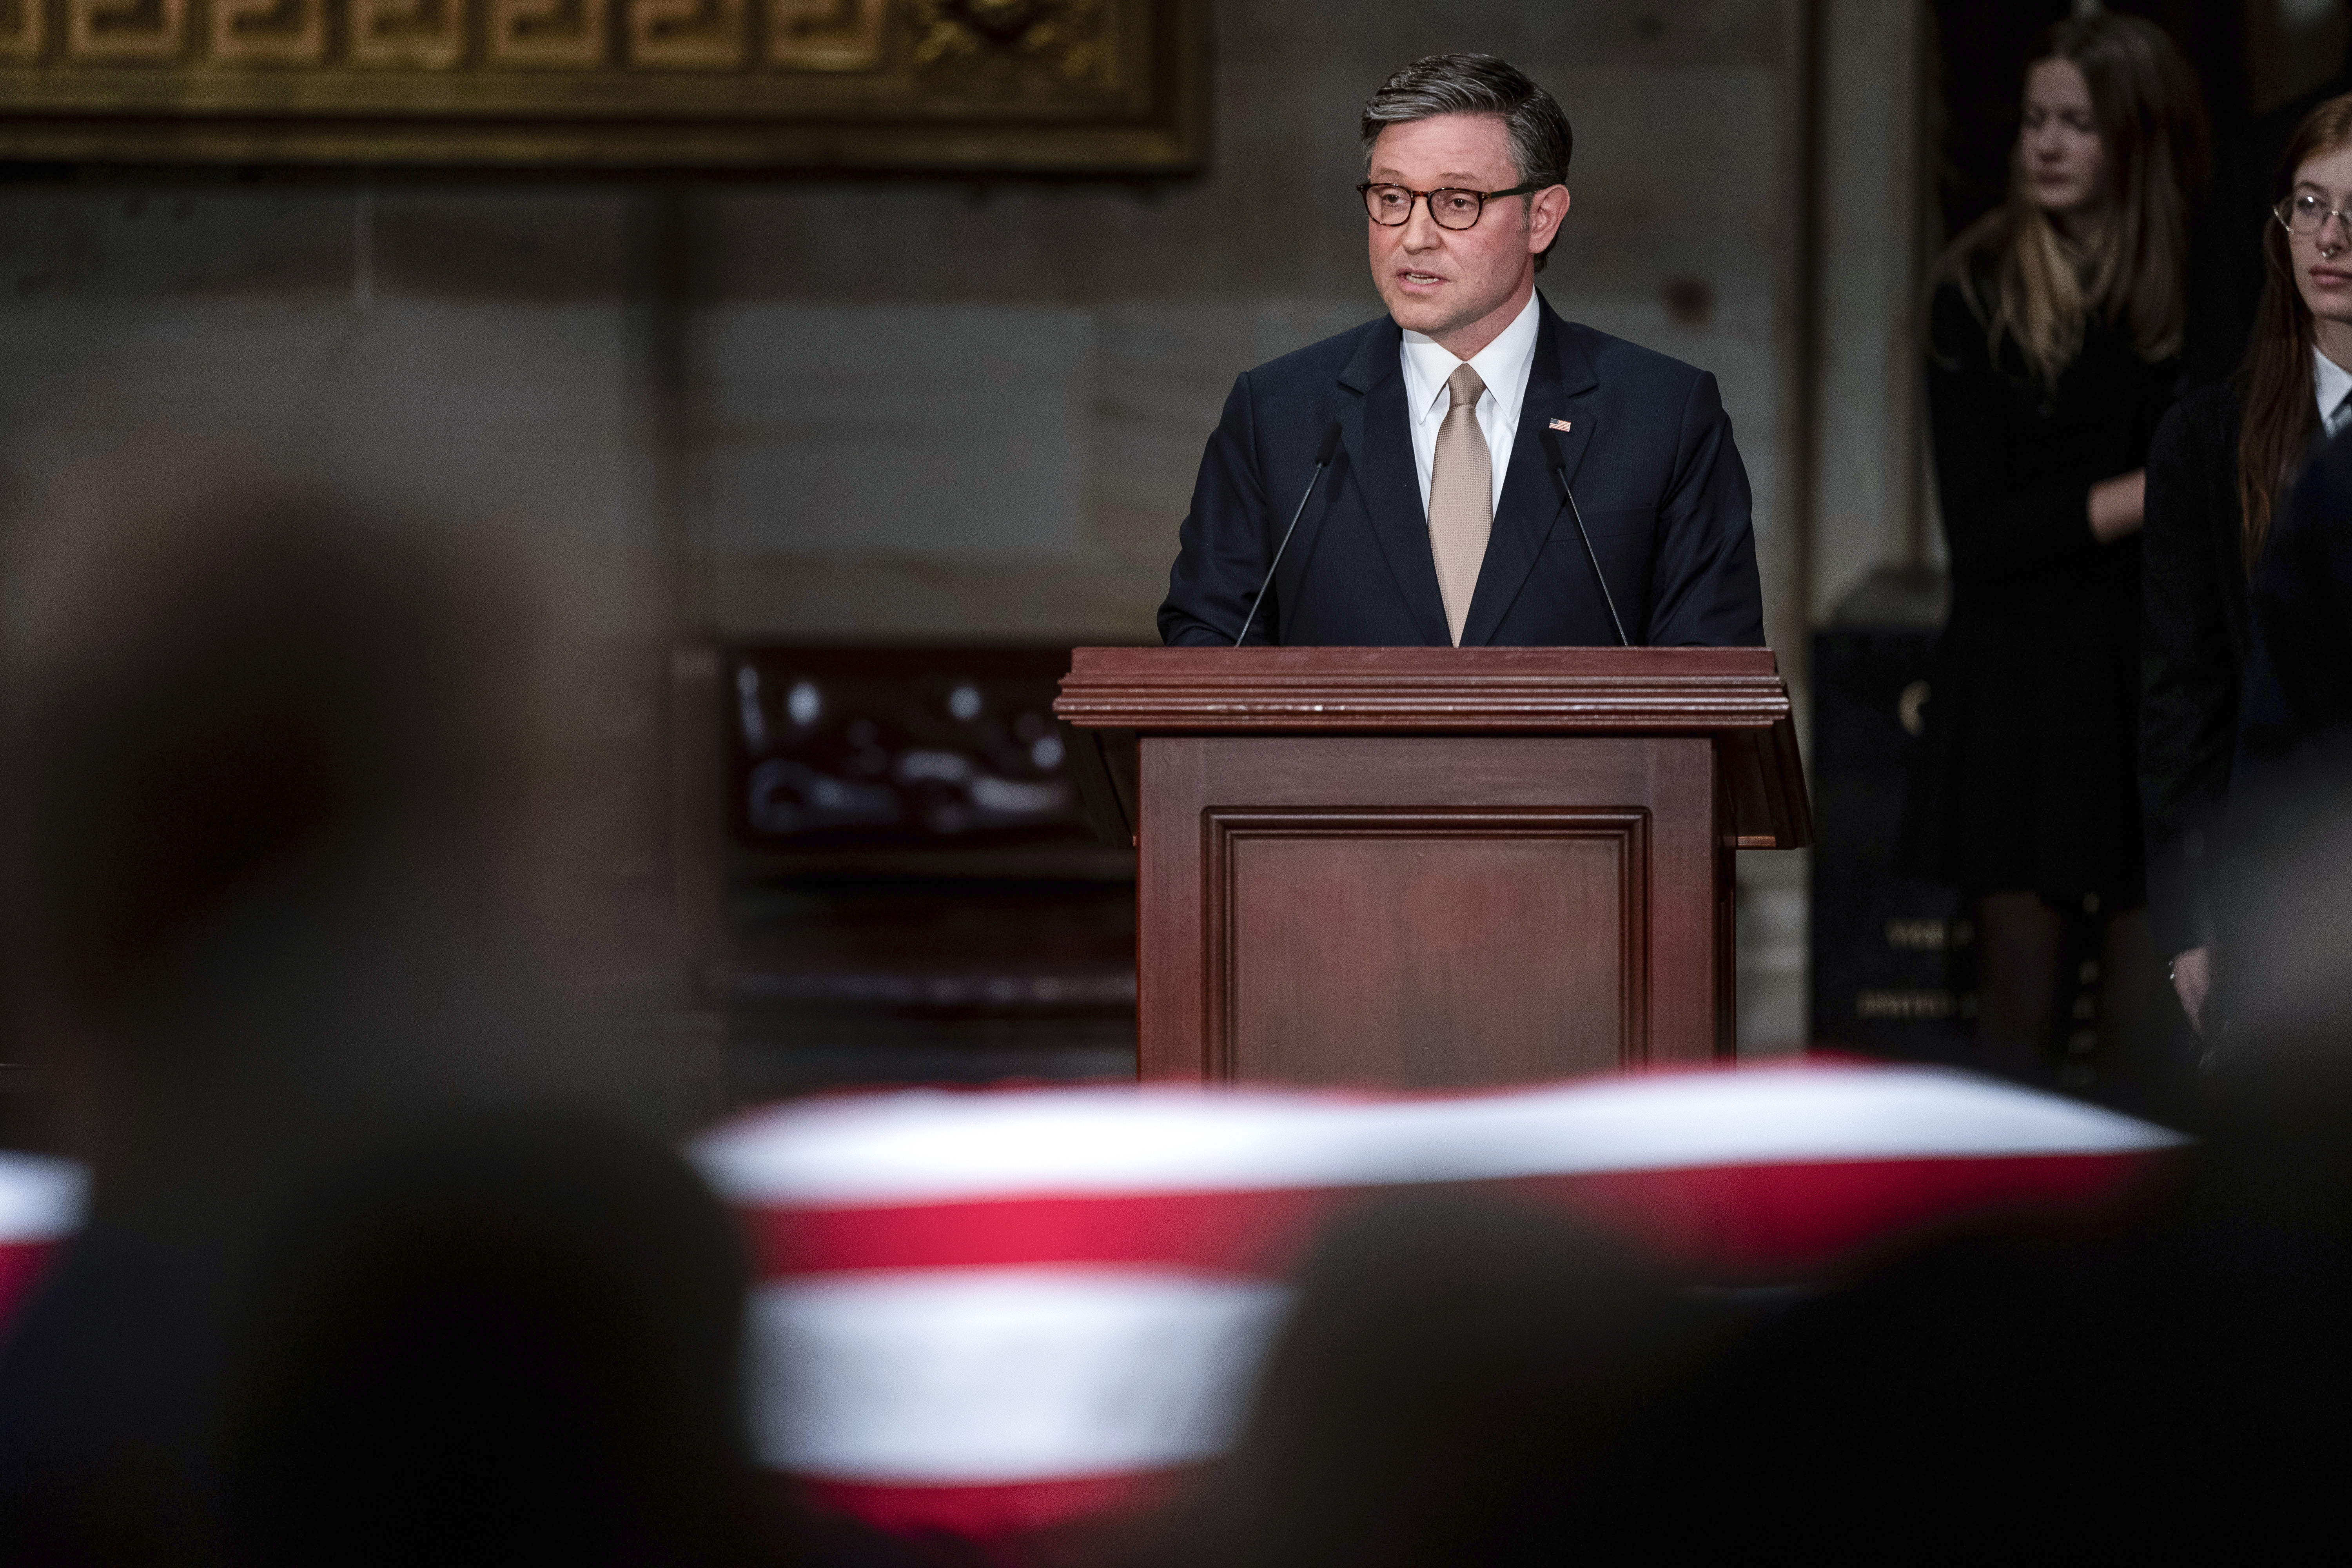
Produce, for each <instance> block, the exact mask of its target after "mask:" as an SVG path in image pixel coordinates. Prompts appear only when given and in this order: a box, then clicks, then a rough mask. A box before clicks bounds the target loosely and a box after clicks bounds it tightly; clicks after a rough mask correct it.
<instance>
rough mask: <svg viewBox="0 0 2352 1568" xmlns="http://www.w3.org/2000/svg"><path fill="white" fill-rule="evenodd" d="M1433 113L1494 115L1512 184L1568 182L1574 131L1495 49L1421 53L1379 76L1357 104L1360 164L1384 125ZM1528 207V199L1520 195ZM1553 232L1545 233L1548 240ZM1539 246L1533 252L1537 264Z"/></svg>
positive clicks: (1367, 161)
mask: <svg viewBox="0 0 2352 1568" xmlns="http://www.w3.org/2000/svg"><path fill="white" fill-rule="evenodd" d="M1441 114H1491V115H1494V116H1496V118H1497V119H1499V120H1501V121H1502V122H1503V129H1504V131H1505V132H1506V133H1507V135H1508V136H1509V138H1510V142H1511V162H1512V163H1513V164H1514V165H1515V166H1516V167H1517V170H1518V178H1517V180H1516V181H1514V182H1513V184H1521V185H1527V184H1537V185H1564V184H1568V158H1569V153H1570V152H1571V151H1572V150H1573V149H1574V147H1575V144H1576V136H1575V133H1574V132H1571V131H1570V129H1569V126H1568V115H1567V114H1566V113H1565V112H1563V111H1562V110H1561V109H1560V107H1559V100H1558V99H1556V98H1554V97H1552V95H1551V94H1550V93H1549V92H1546V91H1545V90H1544V89H1542V88H1540V87H1538V86H1537V85H1536V84H1535V83H1534V82H1532V81H1530V80H1528V78H1527V75H1526V73H1525V72H1523V71H1521V70H1520V69H1519V68H1517V66H1514V65H1512V64H1511V63H1510V62H1509V61H1508V60H1506V59H1503V58H1500V57H1499V56H1496V55H1424V56H1423V57H1422V58H1419V59H1417V60H1415V61H1413V62H1412V64H1411V65H1409V66H1407V67H1405V68H1403V69H1402V70H1401V71H1399V72H1397V73H1396V74H1395V75H1394V76H1392V77H1391V78H1389V79H1388V80H1386V81H1384V82H1382V83H1381V87H1380V90H1379V91H1378V92H1375V93H1373V94H1372V96H1371V98H1370V100H1369V101H1368V102H1366V103H1365V105H1364V119H1363V125H1362V135H1363V140H1364V166H1365V167H1366V168H1368V169H1369V168H1370V166H1371V162H1372V143H1373V142H1377V141H1379V140H1380V135H1381V132H1383V131H1385V130H1387V129H1388V128H1389V127H1390V126H1391V125H1403V124H1407V123H1410V122H1411V121H1415V120H1433V119H1434V118H1436V117H1437V116H1438V115H1441ZM1534 201H1535V198H1534V196H1533V195H1529V196H1528V205H1529V206H1530V207H1532V206H1533V205H1534ZM1552 244H1553V245H1557V244H1559V235H1558V234H1554V235H1553V236H1552ZM1550 251H1551V246H1549V245H1548V246H1546V247H1544V251H1543V254H1542V255H1538V257H1537V258H1536V267H1537V268H1538V270H1540V269H1541V268H1542V267H1543V264H1544V256H1547V255H1549V254H1550Z"/></svg>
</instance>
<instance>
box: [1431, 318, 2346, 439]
mask: <svg viewBox="0 0 2352 1568" xmlns="http://www.w3.org/2000/svg"><path fill="white" fill-rule="evenodd" d="M1541 321H1542V319H1541V317H1540V316H1539V315H1538V313H1537V310H1536V291H1535V290H1534V289H1529V290H1528V302H1527V303H1526V304H1525V305H1522V306H1521V307H1520V308H1519V313H1518V314H1517V315H1516V316H1514V317H1512V318H1511V324H1510V325H1509V326H1507V327H1505V328H1504V329H1503V330H1502V331H1499V332H1496V334H1495V341H1494V342H1491V343H1488V344H1487V345H1486V347H1485V348H1483V349H1480V350H1479V351H1478V352H1477V353H1475V354H1472V355H1471V356H1470V359H1469V362H1468V363H1469V365H1470V368H1471V369H1472V370H1475V371H1476V372H1477V373H1478V379H1479V380H1480V381H1482V382H1484V383H1486V389H1487V391H1488V392H1490V393H1491V392H1493V391H1494V389H1495V388H1496V387H1503V388H1510V387H1514V386H1516V387H1522V388H1524V387H1525V386H1526V385H1527V381H1528V366H1529V365H1530V364H1532V363H1534V362H1535V357H1536V334H1537V331H1538V327H1539V326H1540V325H1541ZM1461 363H1464V362H1463V361H1461V360H1458V359H1455V358H1454V353H1453V351H1451V350H1450V349H1446V348H1444V347H1442V346H1440V345H1439V343H1438V342H1437V340H1436V339H1434V338H1432V337H1429V336H1427V335H1425V334H1423V333H1421V332H1415V331H1407V332H1406V333H1405V334H1404V380H1405V386H1404V390H1405V402H1406V406H1407V407H1408V408H1409V409H1410V410H1411V411H1412V418H1413V423H1415V424H1416V425H1418V424H1421V423H1422V422H1423V421H1425V420H1427V419H1429V418H1431V417H1432V416H1435V417H1437V418H1441V419H1442V418H1444V416H1445V410H1446V407H1447V403H1446V398H1445V382H1446V378H1447V377H1449V376H1451V375H1452V374H1454V366H1456V365H1458V364H1461ZM2347 385H2352V376H2347ZM1513 412H1514V413H1517V410H1516V409H1514V410H1513Z"/></svg>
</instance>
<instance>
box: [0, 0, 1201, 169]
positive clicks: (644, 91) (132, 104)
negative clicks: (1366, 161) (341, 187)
mask: <svg viewBox="0 0 2352 1568" xmlns="http://www.w3.org/2000/svg"><path fill="white" fill-rule="evenodd" d="M1205 5H1206V0H0V158H39V159H55V160H68V161H103V160H107V159H111V158H126V159H135V160H139V161H142V162H148V161H156V160H163V161H173V160H187V161H212V162H219V161H228V162H260V163H276V162H289V163H315V162H329V163H331V162H342V161H360V162H368V163H403V162H416V163H450V162H457V163H465V162H478V163H557V164H598V163H606V164H611V163H630V164H669V165H704V166H710V165H729V164H733V165H739V166H743V165H748V166H754V167H758V166H768V167H793V168H808V167H835V168H845V169H849V168H877V167H879V168H939V169H955V168H970V169H975V170H1004V171H1008V172H1017V171H1019V170H1022V169H1024V168H1036V169H1054V170H1105V171H1132V172H1138V173H1149V172H1169V171H1174V170H1180V169H1183V168H1186V167H1189V166H1192V164H1193V163H1196V162H1197V161H1198V158H1199V153H1200V148H1201V144H1202V110H1203V102H1204V98H1205V92H1204V88H1205V68H1206V61H1205V45H1206V27H1205V25H1204V18H1203V16H1202V12H1203V9H1204V7H1205Z"/></svg>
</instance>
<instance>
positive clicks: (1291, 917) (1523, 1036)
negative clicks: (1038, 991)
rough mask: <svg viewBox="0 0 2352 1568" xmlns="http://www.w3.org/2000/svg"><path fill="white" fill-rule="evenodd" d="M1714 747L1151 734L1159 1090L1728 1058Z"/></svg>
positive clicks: (1147, 914)
mask: <svg viewBox="0 0 2352 1568" xmlns="http://www.w3.org/2000/svg"><path fill="white" fill-rule="evenodd" d="M1714 767H1715V760H1714V752H1713V748H1712V746H1711V744H1710V742H1708V741H1707V740H1706V739H1705V738H1703V737H1688V736H1636V737H1591V736H1579V737H1534V736H1517V737H1510V738H1496V737H1489V736H1430V735H1330V734H1319V735H1318V734H1308V735H1267V736H1187V735H1169V736H1147V737H1145V738H1144V740H1143V742H1142V747H1141V769H1140V775H1141V776H1140V785H1141V807H1142V816H1143V819H1144V820H1143V823H1142V825H1141V826H1142V829H1143V831H1142V833H1141V835H1140V837H1141V842H1142V845H1143V853H1142V858H1141V863H1140V866H1139V899H1140V914H1141V925H1142V929H1141V931H1140V933H1139V936H1140V941H1139V960H1140V968H1139V1020H1138V1023H1139V1049H1140V1056H1141V1060H1140V1066H1141V1068H1142V1072H1143V1076H1145V1077H1146V1078H1154V1079H1170V1078H1174V1079H1227V1080H1230V1079H1250V1080H1271V1081H1279V1082H1287V1083H1316V1084H1370V1085H1383V1086H1394V1087H1409V1088H1444V1087H1457V1086H1458V1087H1468V1086H1472V1085H1479V1084H1491V1083H1508V1082H1519V1081H1528V1080H1534V1079H1548V1078H1558V1077H1561V1076H1564V1075H1568V1074H1572V1073H1578V1072H1585V1071H1595V1070H1601V1069H1606V1068H1616V1067H1620V1066H1624V1065H1631V1064H1636V1063H1641V1062H1644V1061H1664V1060H1703V1059H1707V1058H1712V1057H1713V1056H1714V1055H1715V1054H1716V1053H1717V1049H1718V1048H1719V1047H1720V1045H1721V1044H1722V1042H1721V1040H1720V1038H1719V1029H1718V1026H1719V1022H1720V1019H1721V1017H1722V1016H1724V1007H1723V1004H1724V1003H1725V1002H1726V1001H1727V996H1726V995H1725V994H1724V993H1723V987H1724V986H1725V984H1727V973H1723V972H1724V971H1725V970H1726V969H1727V965H1726V964H1724V963H1721V962H1720V961H1721V960H1722V959H1723V958H1724V957H1726V956H1727V955H1725V954H1718V953H1717V952H1716V951H1715V949H1716V946H1717V935H1718V930H1719V924H1720V922H1718V921H1717V920H1716V919H1714V918H1713V910H1712V905H1713V903H1714V901H1715V900H1716V898H1717V889H1716V887H1715V881H1716V878H1717V872H1718V865H1717V857H1718V846H1717V837H1718V836H1717V820H1716V799H1715V787H1714V786H1715V778H1714Z"/></svg>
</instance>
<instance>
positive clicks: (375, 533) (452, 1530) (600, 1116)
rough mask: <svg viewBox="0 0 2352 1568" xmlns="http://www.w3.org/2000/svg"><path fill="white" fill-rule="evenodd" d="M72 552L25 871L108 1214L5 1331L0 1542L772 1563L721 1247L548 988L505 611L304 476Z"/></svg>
mask: <svg viewBox="0 0 2352 1568" xmlns="http://www.w3.org/2000/svg"><path fill="white" fill-rule="evenodd" d="M17 585H18V587H19V588H20V589H21V591H20V592H19V594H18V595H17V596H18V598H19V600H20V602H21V605H22V613H21V614H20V615H19V616H18V617H17V618H16V624H15V625H14V626H12V627H11V631H12V634H13V642H12V646H11V647H10V650H9V657H8V659H7V662H6V668H5V707H0V724H5V730H0V759H5V760H4V761H0V767H4V768H5V780H0V783H5V812H0V821H5V853H6V859H5V882H0V887H5V915H6V927H5V929H6V939H7V940H6V947H5V953H6V958H7V963H8V970H7V984H8V989H7V995H8V997H9V1000H10V1003H11V1005H12V1019H11V1022H12V1026H13V1032H14V1033H15V1034H16V1037H18V1038H19V1039H21V1040H24V1041H25V1042H26V1045H27V1047H28V1048H29V1049H32V1050H35V1051H37V1052H38V1053H39V1054H40V1056H41V1057H42V1058H43V1059H44V1060H45V1061H46V1063H47V1066H48V1068H50V1070H51V1071H52V1072H54V1073H55V1074H56V1075H57V1078H58V1082H59V1083H60V1085H61V1089H62V1099H63V1100H64V1105H65V1112H66V1117H67V1126H66V1127H65V1128H64V1129H63V1134H62V1136H63V1141H64V1142H66V1144H67V1145H68V1149H69V1150H70V1152H76V1153H78V1154H79V1155H81V1156H82V1157H84V1158H86V1159H87V1160H88V1161H89V1163H90V1165H91V1168H92V1177H93V1187H92V1205H91V1212H90V1218H89V1226H88V1227H87V1229H86V1230H85V1231H84V1232H83V1233H82V1234H81V1235H80V1236H79V1237H77V1238H76V1239H75V1240H74V1241H73V1242H72V1243H71V1244H70V1245H69V1246H68V1248H67V1249H66V1250H65V1252H64V1253H63V1255H62V1257H61V1258H60V1259H59V1260H58V1264H57V1266H56V1267H55V1268H53V1270H52V1271H51V1272H50V1274H49V1275H48V1277H47V1279H45V1280H44V1282H43V1283H42V1285H41V1286H40V1287H39V1288H38V1289H37V1291H36V1292H35V1294H34V1296H33V1297H32V1299H31V1300H29V1301H28V1302H27V1303H26V1307H25V1308H24V1310H23V1311H22V1313H21V1315H20V1316H19V1318H18V1319H17V1320H16V1322H15V1323H14V1324H13V1325H12V1329H11V1332H10V1333H9V1335H8V1337H7V1339H6V1340H5V1343H0V1562H5V1563H10V1564H25V1565H34V1564H51V1563H57V1564H69V1563H91V1564H97V1563H106V1564H137V1563H173V1564H177V1565H191V1564H194V1565H201V1564H206V1563H237V1564H246V1563H254V1564H278V1563H283V1564H288V1565H289V1568H290V1565H294V1564H301V1565H304V1568H317V1565H320V1564H336V1563H349V1564H374V1563H384V1564H391V1563H419V1564H423V1563H435V1564H443V1563H446V1564H464V1563H551V1564H552V1563H564V1564H568V1565H577V1564H593V1563H614V1564H618V1563H651V1564H667V1563H677V1564H699V1563H747V1562H754V1561H759V1560H761V1556H762V1553H763V1552H764V1550H765V1548H764V1546H763V1545H762V1542H763V1541H764V1539H765V1534H766V1526H765V1521H763V1520H762V1519H761V1517H760V1512H759V1506H758V1498H759V1493H758V1491H757V1490H756V1486H757V1478H756V1477H755V1474H754V1472H753V1469H752V1468H751V1462H750V1460H749V1458H748V1453H747V1450H746V1446H745V1440H744V1437H743V1435H742V1430H741V1427H742V1423H741V1421H740V1412H739V1408H738V1407H739V1404H740V1391H739V1387H738V1371H739V1359H740V1358H739V1348H740V1333H741V1315H742V1303H743V1289H744V1271H743V1265H742V1261H741V1258H740V1254H739V1243H738V1240H737V1237H736V1233H735V1231H734V1229H733V1226H732V1224H731V1222H730V1219H729V1217H728V1216H727V1215H726V1214H725V1213H724V1212H723V1211H722V1209H721V1208H720V1207H719V1205H718V1204H717V1203H716V1201H715V1200H714V1199H713V1198H712V1197H711V1196H710V1195H709V1193H708V1191H707V1190H706V1189H705V1188H704V1187H703V1185H702V1184H701V1183H700V1182H699V1181H698V1179H697V1178H696V1177H695V1176H694V1175H693V1174H692V1173H690V1172H689V1170H688V1168H687V1167H686V1166H685V1165H684V1164H683V1163H681V1162H680V1161H679V1160H678V1159H677V1157H676V1156H675V1155H674V1154H673V1153H672V1152H670V1151H669V1150H668V1149H667V1147H665V1146H664V1145H663V1144H662V1143H661V1142H658V1141H657V1140H656V1139H654V1138H652V1137H650V1136H649V1135H647V1134H646V1133H645V1132H642V1131H638V1130H637V1129H635V1127H633V1126H631V1125H629V1124H628V1123H626V1122H625V1121H621V1120H619V1119H618V1118H616V1117H614V1116H611V1115H608V1114H605V1113H604V1112H601V1111H597V1110H592V1109H588V1108H586V1107H584V1106H583V1105H580V1104H570V1103H567V1102H566V1101H565V1100H564V1098H563V1095H562V1091H563V1090H564V1089H566V1087H567V1082H566V1079H565V1077H564V1074H563V1071H562V1064H563V1057H562V1050H563V1047H564V1044H565V1042H564V1041H563V1040H562V1037H561V1032H560V1031H557V1030H554V1029H551V1027H549V1026H548V1024H547V1019H548V1017H549V1016H550V1015H549V1012H548V1010H547V1009H546V1008H545V1007H543V1006H542V1005H541V1002H540V999H539V998H538V997H537V996H535V995H534V992H533V986H532V984H531V981H530V974H531V973H532V972H533V962H534V959H533V953H532V951H531V949H532V933H531V931H530V916H529V914H528V900H527V899H525V898H524V897H523V896H522V894H521V892H520V889H521V888H522V886H523V884H524V882H525V881H526V880H527V868H526V866H525V862H527V860H528V858H529V851H530V844H531V825H530V822H529V820H528V813H529V801H530V788H529V784H530V781H529V776H528V775H529V773H530V767H529V760H528V757H527V755H525V753H526V752H528V746H527V745H526V744H525V743H524V742H522V741H521V740H520V737H524V736H527V735H529V734H530V730H531V723H532V715H531V713H530V706H529V701H528V693H527V690H526V686H525V682H524V680H523V677H522V672H523V668H524V660H523V649H522V648H521V647H520V646H519V645H520V642H521V640H522V637H523V628H524V627H525V626H527V624H528V622H527V620H526V618H525V616H524V615H523V613H522V609H521V606H520V604H519V603H517V602H516V601H515V600H514V599H512V598H510V597H509V596H508V595H505V594H504V593H503V592H502V591H501V587H500V584H499V582H498V581H497V580H496V579H495V577H494V576H492V575H490V574H485V573H482V572H481V571H479V570H478V569H471V568H469V567H468V566H467V565H466V564H465V563H463V562H462V560H461V558H460V557H458V556H457V555H455V554H453V553H452V552H449V551H448V550H447V549H446V548H445V547H442V546H438V545H436V544H435V543H434V542H431V541H430V540H429V539H428V538H427V536H425V534H423V533H421V532H419V531H415V530H413V529H409V528H406V527H402V526H395V525H394V524H392V523H390V522H387V521H383V520H382V519H379V518H375V517H372V516H370V515H368V514H367V513H366V512H364V511H363V510H360V509H357V508H354V507H352V506H349V505H346V504H342V503H341V502H338V501H335V500H322V499H320V498H317V497H299V496H298V497H291V498H289V497H284V496H278V497H261V498H258V499H250V498H249V499H244V500H234V499H233V500H226V501H223V502H221V503H220V504H218V505H215V506H214V507H212V508H210V509H209V510H203V511H201V512H198V513H195V514H194V515H193V516H191V515H190V514H189V513H188V512H187V511H186V510H184V509H183V510H182V511H180V512H178V513H176V514H161V515H160V516H159V517H157V518H149V519H140V518H135V517H134V518H131V519H129V520H127V521H124V522H123V523H122V525H121V526H120V527H118V528H114V529H111V530H101V531H99V532H98V533H96V534H95V535H91V534H88V533H85V534H83V535H80V536H78V537H76V538H74V539H72V540H70V541H68V548H65V549H60V550H58V551H55V552H51V555H50V557H49V558H48V559H47V560H44V561H37V562H35V563H33V564H32V566H31V568H30V569H29V570H28V571H27V572H26V575H25V576H24V577H23V578H21V579H20V582H19V584H17Z"/></svg>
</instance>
